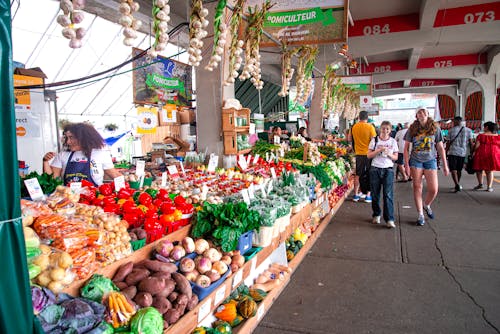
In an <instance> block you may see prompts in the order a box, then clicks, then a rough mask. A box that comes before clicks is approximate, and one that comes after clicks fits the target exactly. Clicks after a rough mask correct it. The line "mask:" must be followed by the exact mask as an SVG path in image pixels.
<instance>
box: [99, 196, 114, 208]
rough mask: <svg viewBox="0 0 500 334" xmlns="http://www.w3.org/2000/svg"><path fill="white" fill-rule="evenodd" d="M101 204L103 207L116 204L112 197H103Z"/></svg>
mask: <svg viewBox="0 0 500 334" xmlns="http://www.w3.org/2000/svg"><path fill="white" fill-rule="evenodd" d="M102 202H103V205H104V206H107V205H113V204H116V199H115V197H114V196H111V195H109V196H104V198H103V199H102Z"/></svg>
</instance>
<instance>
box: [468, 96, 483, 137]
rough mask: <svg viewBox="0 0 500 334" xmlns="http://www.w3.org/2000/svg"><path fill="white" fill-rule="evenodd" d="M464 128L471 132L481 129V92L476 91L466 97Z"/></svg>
mask: <svg viewBox="0 0 500 334" xmlns="http://www.w3.org/2000/svg"><path fill="white" fill-rule="evenodd" d="M465 121H466V126H467V127H468V128H470V129H472V130H475V129H478V128H481V123H482V121H483V92H482V91H478V92H475V93H472V94H470V95H469V96H468V97H467V102H466V104H465Z"/></svg>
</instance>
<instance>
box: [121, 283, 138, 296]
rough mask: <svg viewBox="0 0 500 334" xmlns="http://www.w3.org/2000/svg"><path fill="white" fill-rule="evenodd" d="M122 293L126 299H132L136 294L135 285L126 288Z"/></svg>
mask: <svg viewBox="0 0 500 334" xmlns="http://www.w3.org/2000/svg"><path fill="white" fill-rule="evenodd" d="M122 293H123V294H124V295H125V297H127V298H128V299H134V297H135V295H136V294H137V287H136V286H135V285H132V286H129V287H128V288H126V289H123V290H122Z"/></svg>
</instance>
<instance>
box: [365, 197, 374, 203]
mask: <svg viewBox="0 0 500 334" xmlns="http://www.w3.org/2000/svg"><path fill="white" fill-rule="evenodd" d="M364 201H365V203H371V202H372V197H371V196H366V197H365V199H364Z"/></svg>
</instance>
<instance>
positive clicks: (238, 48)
mask: <svg viewBox="0 0 500 334" xmlns="http://www.w3.org/2000/svg"><path fill="white" fill-rule="evenodd" d="M245 2H246V0H237V2H236V4H235V6H234V11H233V15H232V16H231V21H230V22H229V32H228V33H229V38H231V43H230V46H229V75H228V76H227V78H226V80H225V82H224V85H225V86H228V85H231V84H233V83H234V81H235V79H236V78H237V77H238V70H239V69H240V68H241V64H242V63H243V58H241V54H242V53H243V49H242V47H243V44H245V42H243V41H242V40H239V39H238V30H239V28H240V24H241V21H242V19H243V8H244V7H245Z"/></svg>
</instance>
